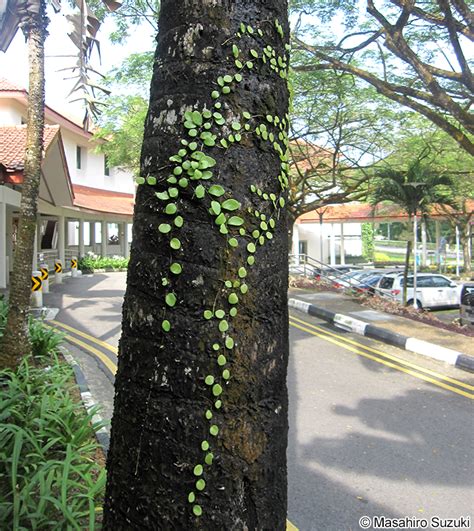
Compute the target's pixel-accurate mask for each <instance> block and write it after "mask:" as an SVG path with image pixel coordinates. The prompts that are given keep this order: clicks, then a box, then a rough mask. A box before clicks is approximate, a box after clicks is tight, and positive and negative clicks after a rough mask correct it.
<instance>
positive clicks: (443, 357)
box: [288, 298, 474, 371]
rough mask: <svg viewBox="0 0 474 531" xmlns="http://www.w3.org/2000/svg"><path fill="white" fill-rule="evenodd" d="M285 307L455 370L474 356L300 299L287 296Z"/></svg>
mask: <svg viewBox="0 0 474 531" xmlns="http://www.w3.org/2000/svg"><path fill="white" fill-rule="evenodd" d="M288 306H290V308H296V309H297V310H300V311H303V312H305V313H308V314H309V315H313V316H314V317H319V318H320V319H323V320H325V321H329V322H330V323H334V325H335V326H339V327H340V328H343V329H344V330H347V331H349V332H355V333H356V334H359V335H363V336H366V337H370V338H372V339H377V340H379V341H383V342H385V343H388V344H390V345H393V346H395V347H398V348H402V349H404V350H408V351H410V352H414V353H415V354H421V355H422V356H427V357H429V358H434V359H437V360H439V361H444V362H445V363H449V364H450V365H454V366H455V367H457V368H459V369H463V370H468V371H474V358H473V357H472V356H468V355H467V354H463V353H462V352H459V351H457V350H451V349H448V348H446V347H441V346H439V345H436V344H434V343H429V342H428V341H423V340H421V339H417V338H415V337H407V336H403V335H401V334H397V333H396V332H392V331H390V330H386V329H385V328H381V327H379V326H376V325H372V324H370V323H366V322H365V321H360V320H359V319H355V318H353V317H350V316H349V315H344V314H336V313H333V312H330V311H328V310H325V309H324V308H319V307H317V306H314V304H309V303H307V302H304V301H300V300H299V299H293V298H292V299H289V300H288Z"/></svg>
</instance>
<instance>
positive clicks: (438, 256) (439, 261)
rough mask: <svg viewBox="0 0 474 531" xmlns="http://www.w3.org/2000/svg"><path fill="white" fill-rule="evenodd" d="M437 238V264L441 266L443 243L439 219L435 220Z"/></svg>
mask: <svg viewBox="0 0 474 531" xmlns="http://www.w3.org/2000/svg"><path fill="white" fill-rule="evenodd" d="M435 239H436V265H437V266H438V269H439V266H440V264H441V260H440V258H441V257H440V245H441V229H440V225H439V219H437V220H436V221H435Z"/></svg>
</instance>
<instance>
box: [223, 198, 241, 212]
mask: <svg viewBox="0 0 474 531" xmlns="http://www.w3.org/2000/svg"><path fill="white" fill-rule="evenodd" d="M241 206H242V205H241V203H239V202H238V201H236V200H235V199H226V200H225V201H224V202H223V203H222V208H224V209H225V210H231V211H232V210H238V209H239V208H240V207H241Z"/></svg>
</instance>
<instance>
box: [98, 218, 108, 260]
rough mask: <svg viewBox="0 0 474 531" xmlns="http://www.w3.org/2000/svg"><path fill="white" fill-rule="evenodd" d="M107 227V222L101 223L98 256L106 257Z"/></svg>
mask: <svg viewBox="0 0 474 531" xmlns="http://www.w3.org/2000/svg"><path fill="white" fill-rule="evenodd" d="M108 232H109V231H108V227H107V221H101V244H100V254H101V256H107V240H108V239H109V238H108V234H107V233H108Z"/></svg>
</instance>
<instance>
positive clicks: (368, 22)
mask: <svg viewBox="0 0 474 531" xmlns="http://www.w3.org/2000/svg"><path fill="white" fill-rule="evenodd" d="M291 8H292V14H293V19H294V20H295V31H294V43H295V46H296V48H297V49H298V50H299V51H300V52H301V55H300V58H301V59H300V60H299V62H298V64H294V65H293V66H294V68H295V69H297V70H300V71H317V70H337V71H341V72H347V73H351V74H353V75H354V76H357V77H358V78H360V79H362V80H364V81H365V82H366V83H368V84H370V85H371V86H373V87H374V88H375V89H376V91H377V92H378V93H380V94H382V95H383V96H385V97H387V98H389V99H391V100H392V101H394V102H397V103H399V104H401V105H403V106H406V107H409V108H410V109H412V110H414V111H416V112H417V113H420V114H422V115H423V116H425V117H426V118H428V119H429V120H430V121H431V122H433V123H434V124H436V126H438V127H439V128H440V129H442V130H443V131H445V132H446V133H447V134H449V135H450V136H451V137H452V138H453V139H454V140H455V141H456V142H457V143H458V144H459V145H460V146H461V147H462V148H463V149H464V150H466V151H467V152H468V153H470V154H471V155H474V143H473V134H474V118H473V115H472V113H471V112H470V108H471V106H472V103H473V88H474V78H473V76H472V71H471V64H472V61H470V60H469V56H468V53H467V50H468V46H472V41H473V39H474V29H473V14H472V11H471V2H465V1H464V0H428V1H425V2H419V1H418V2H417V1H415V0H384V1H380V2H374V0H359V1H354V2H352V1H347V0H294V1H293V2H292V5H291ZM340 20H343V22H342V24H341V23H339V21H340Z"/></svg>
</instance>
